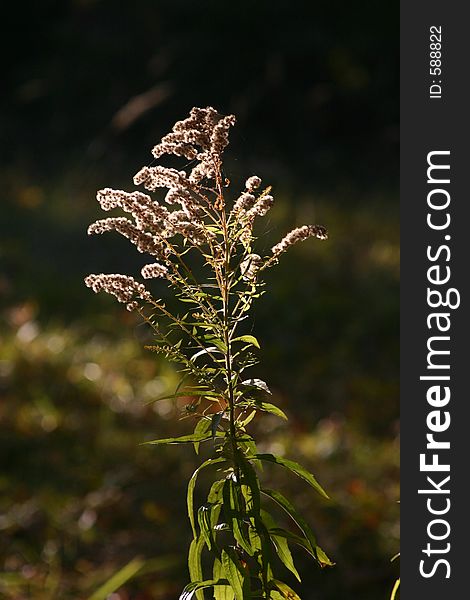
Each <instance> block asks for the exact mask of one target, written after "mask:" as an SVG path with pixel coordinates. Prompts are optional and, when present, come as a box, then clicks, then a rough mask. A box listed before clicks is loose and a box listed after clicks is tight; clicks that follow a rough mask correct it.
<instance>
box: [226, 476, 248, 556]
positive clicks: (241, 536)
mask: <svg viewBox="0 0 470 600" xmlns="http://www.w3.org/2000/svg"><path fill="white" fill-rule="evenodd" d="M238 493H239V489H238V487H237V485H236V484H235V483H234V481H233V480H232V479H226V481H225V484H224V490H223V497H224V514H225V516H226V518H227V519H228V520H229V522H230V523H231V529H232V532H233V537H234V538H235V539H236V540H237V542H238V543H239V544H240V546H241V547H242V548H243V550H245V552H247V553H248V554H249V555H250V556H252V555H253V548H252V547H251V544H250V540H249V538H248V537H247V535H246V534H245V531H244V529H243V515H242V511H241V507H240V498H239V497H238Z"/></svg>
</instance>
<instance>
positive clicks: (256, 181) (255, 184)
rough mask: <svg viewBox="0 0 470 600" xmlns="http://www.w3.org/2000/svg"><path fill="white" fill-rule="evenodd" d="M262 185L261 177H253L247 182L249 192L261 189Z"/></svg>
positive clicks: (246, 186)
mask: <svg viewBox="0 0 470 600" xmlns="http://www.w3.org/2000/svg"><path fill="white" fill-rule="evenodd" d="M260 185H261V179H260V178H259V177H257V176H256V175H252V176H251V177H248V179H247V180H246V182H245V188H246V189H247V190H248V191H249V192H252V191H253V190H256V189H257V188H259V186H260Z"/></svg>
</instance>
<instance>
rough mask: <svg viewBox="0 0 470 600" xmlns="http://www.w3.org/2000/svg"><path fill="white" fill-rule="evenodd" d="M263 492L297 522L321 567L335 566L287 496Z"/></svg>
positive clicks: (269, 491) (270, 491) (268, 491)
mask: <svg viewBox="0 0 470 600" xmlns="http://www.w3.org/2000/svg"><path fill="white" fill-rule="evenodd" d="M261 491H262V493H263V494H265V495H266V496H268V497H269V498H271V499H272V500H274V502H276V503H277V504H278V505H279V506H280V507H281V508H283V509H284V510H285V512H286V513H287V514H288V515H289V516H290V518H291V519H292V520H293V521H294V523H296V524H297V526H298V527H299V529H300V530H301V531H302V533H303V534H304V536H305V538H306V539H307V540H308V544H309V546H310V552H311V554H312V556H313V557H314V558H315V560H316V561H317V562H318V564H319V565H320V567H326V566H333V564H334V563H332V562H331V560H330V559H329V558H328V556H327V555H326V554H325V553H324V552H323V550H322V549H321V548H320V546H318V545H317V540H316V538H315V534H314V533H313V531H312V530H311V528H310V526H309V525H308V523H307V522H306V521H305V519H304V518H303V517H302V516H301V515H299V513H298V512H297V511H296V509H295V508H294V507H293V506H292V504H291V503H290V502H289V500H287V498H286V497H285V496H283V495H282V494H281V493H280V492H276V491H275V490H268V489H263V490H261Z"/></svg>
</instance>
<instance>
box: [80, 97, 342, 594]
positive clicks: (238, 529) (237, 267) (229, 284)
mask: <svg viewBox="0 0 470 600" xmlns="http://www.w3.org/2000/svg"><path fill="white" fill-rule="evenodd" d="M234 123H235V117H234V116H232V115H230V116H221V115H220V114H218V113H217V111H216V110H214V109H213V108H211V107H208V108H193V109H192V110H191V112H190V115H189V117H188V118H186V119H184V120H182V121H179V122H177V123H176V124H175V125H174V127H173V130H172V131H171V133H169V134H168V135H166V136H165V137H163V139H162V140H161V142H160V143H159V144H158V145H157V146H155V148H154V149H153V152H152V153H153V156H154V157H155V159H157V160H158V159H160V158H161V157H162V156H163V155H173V156H177V157H182V158H184V159H186V162H188V161H189V165H190V168H188V169H187V170H177V169H174V168H168V167H164V166H150V167H144V168H142V169H141V170H140V171H139V172H138V173H137V175H136V176H135V177H134V183H135V184H136V185H143V186H144V187H145V189H146V190H148V191H149V192H155V191H156V190H157V189H159V188H163V189H166V190H167V192H166V195H165V202H166V205H164V204H160V203H159V201H158V200H156V199H153V198H151V197H150V196H149V195H148V194H145V193H142V192H140V191H134V192H124V191H120V190H114V189H110V188H106V189H103V190H100V191H99V192H98V196H97V198H98V202H99V203H100V205H101V208H102V209H103V210H105V211H109V210H112V209H120V210H121V211H123V212H124V213H127V214H128V215H130V216H131V217H132V220H131V219H128V218H126V217H124V216H117V217H111V218H107V219H103V220H99V221H97V222H95V223H93V224H92V225H91V226H90V228H89V230H88V231H89V233H90V234H97V233H103V232H105V231H111V230H113V231H117V232H118V233H120V234H121V235H123V236H124V237H126V238H128V239H129V240H130V241H131V242H132V243H133V244H134V245H135V246H136V247H137V249H138V250H139V252H142V253H145V254H149V255H151V256H152V259H153V261H154V262H152V263H150V264H147V265H145V266H144V267H143V268H142V271H141V274H142V277H143V278H144V279H148V280H151V279H159V278H160V279H164V280H165V281H166V282H167V284H168V286H169V287H170V288H171V289H172V290H173V292H174V294H175V296H176V298H177V299H178V300H179V306H180V310H177V311H174V310H171V309H170V308H169V307H167V304H166V303H165V302H164V301H163V300H162V299H159V298H158V297H156V296H155V295H154V294H153V293H152V292H151V291H150V290H149V289H147V287H146V286H145V285H144V284H143V283H140V282H138V281H136V280H135V279H134V278H133V277H130V276H127V275H119V274H92V275H89V276H88V277H87V278H86V280H85V281H86V285H87V286H88V287H90V288H92V289H93V291H95V292H99V291H105V292H108V293H110V294H112V295H114V296H115V297H116V298H117V299H118V300H119V302H122V303H124V304H126V306H127V308H128V309H129V310H131V311H137V312H138V313H139V314H140V315H141V317H142V318H143V319H144V321H145V322H146V323H147V324H148V325H149V326H150V327H151V328H152V330H153V334H154V343H153V345H151V346H147V348H148V349H149V350H151V351H153V352H157V353H159V354H163V355H164V356H165V357H166V358H167V359H168V360H169V361H172V362H175V363H177V364H178V365H179V367H180V369H181V373H182V379H181V382H180V384H179V386H178V389H177V390H176V392H175V393H174V394H173V395H172V397H173V398H178V397H183V398H190V402H189V403H188V404H187V406H186V408H185V416H191V417H192V418H193V419H194V423H195V427H194V432H193V433H191V434H190V435H184V436H182V437H178V438H170V439H159V440H154V441H151V442H148V443H149V444H157V445H158V444H188V443H189V444H194V448H195V450H196V453H198V451H199V445H200V444H201V443H204V442H210V441H212V448H213V456H212V457H211V458H209V459H208V460H206V461H205V462H203V463H202V464H201V465H200V466H199V467H198V468H197V469H196V470H195V471H194V474H193V475H192V477H191V479H190V481H189V485H188V492H187V505H188V514H189V520H190V523H191V527H192V532H193V541H192V542H191V546H190V548H189V556H188V567H189V574H190V579H191V581H190V583H189V584H188V585H187V586H186V587H185V588H184V590H183V592H182V594H181V596H180V598H181V599H184V600H189V599H190V598H192V597H193V595H196V597H197V598H198V600H200V599H203V598H204V592H203V590H204V588H212V590H213V597H214V598H215V599H216V600H222V599H224V600H229V599H233V598H235V599H236V600H242V599H246V598H274V599H279V598H291V599H295V598H298V596H297V595H296V594H295V592H294V591H293V590H291V588H290V587H289V586H288V585H287V584H285V583H283V582H282V581H280V580H279V579H277V578H276V577H275V575H274V567H275V561H274V556H275V555H276V554H277V556H278V557H279V558H280V560H281V561H282V563H284V565H285V566H286V567H287V568H288V569H289V570H290V571H291V572H292V573H293V574H294V575H295V577H296V578H297V579H298V580H300V576H299V573H298V572H297V570H296V568H295V565H294V561H293V558H292V554H291V551H290V548H289V545H290V544H297V545H299V546H301V547H302V548H303V549H304V550H306V551H307V552H308V553H309V554H310V555H311V556H312V558H313V560H315V561H316V562H317V563H318V564H319V565H320V566H321V567H323V566H326V565H331V564H332V563H331V561H330V559H329V558H328V557H327V556H326V554H325V553H324V552H323V550H322V549H321V548H320V547H319V546H318V544H317V541H316V538H315V536H314V534H313V532H312V530H311V528H310V526H309V525H308V524H307V522H306V521H305V520H304V519H303V518H302V517H301V516H300V515H299V514H298V512H297V510H296V509H295V508H294V506H293V505H292V504H291V502H290V501H289V500H288V499H287V498H286V497H285V496H284V495H283V494H281V493H280V492H279V491H277V490H271V489H267V488H264V487H262V485H261V483H260V480H259V477H258V471H259V470H260V468H261V465H262V463H263V462H268V463H275V464H278V465H280V466H282V467H284V468H286V469H288V470H290V471H291V472H292V473H293V474H294V475H296V476H298V477H300V478H301V479H303V480H304V481H305V482H306V483H308V484H309V485H310V486H311V487H312V488H313V489H314V490H315V491H316V492H317V493H318V494H320V495H321V496H323V497H324V498H328V496H327V494H326V492H325V491H324V490H323V488H322V487H321V486H320V484H319V483H318V482H317V480H316V479H315V477H314V476H313V475H312V474H311V473H309V472H308V471H306V470H305V469H304V468H303V467H302V466H300V465H299V464H297V463H295V462H293V461H291V460H287V459H286V458H283V457H281V456H275V455H273V454H262V453H259V452H258V451H257V448H256V444H255V440H254V439H253V437H252V435H251V434H250V433H249V424H250V422H251V421H252V420H253V418H254V417H255V416H256V415H257V413H272V414H274V415H276V416H278V417H280V418H283V419H285V418H286V415H285V414H284V412H283V411H282V410H281V409H280V408H279V407H277V406H275V405H274V404H272V403H271V402H270V401H269V397H270V394H271V392H270V390H269V388H268V386H267V384H266V383H265V382H264V381H262V380H260V379H258V378H255V377H253V375H246V374H245V372H246V371H248V370H249V369H251V368H252V367H254V366H255V365H256V364H257V363H258V358H257V354H256V352H257V350H259V348H260V347H259V343H258V340H257V339H256V338H255V337H254V336H253V335H252V334H251V333H250V334H248V333H243V330H242V329H243V325H244V323H246V319H247V318H248V316H249V311H250V308H251V306H252V303H253V301H254V299H255V298H258V297H260V296H261V295H262V294H263V293H265V289H264V288H263V282H262V275H263V272H264V271H265V270H266V269H268V268H270V267H272V266H274V265H275V264H277V262H278V259H279V257H280V256H281V254H282V253H283V252H285V251H286V250H288V249H289V248H290V247H291V246H292V245H293V244H295V243H296V242H299V241H303V240H306V239H307V238H310V237H315V238H317V239H320V240H324V239H326V238H327V232H326V230H325V228H323V227H320V226H316V225H315V226H311V225H304V226H302V227H298V228H296V229H294V230H293V231H291V232H290V233H288V234H287V235H286V236H285V237H284V238H283V239H282V240H281V241H280V242H279V243H278V244H276V245H275V246H274V247H273V248H272V249H271V254H270V255H269V256H265V257H262V256H260V255H259V254H257V253H256V252H254V243H255V241H256V238H255V236H254V234H253V225H254V222H255V219H256V218H257V217H263V216H265V215H266V213H267V212H268V210H269V209H270V208H271V206H272V204H273V197H272V196H271V194H270V191H271V188H270V187H267V188H266V189H264V190H262V191H260V184H261V180H260V179H259V177H256V176H252V177H249V178H248V179H247V181H246V184H245V189H244V190H243V191H242V193H241V194H240V195H239V196H238V198H236V200H235V201H234V202H233V203H232V205H231V206H230V207H229V206H228V204H227V189H228V188H229V181H228V180H227V179H226V178H225V177H224V175H223V171H222V154H223V152H224V149H225V147H226V146H227V144H228V133H229V129H230V127H231V126H233V125H234ZM207 468H212V469H213V471H214V474H215V481H214V483H213V484H212V486H211V488H210V490H209V493H208V494H207V501H206V502H205V503H204V504H203V505H202V506H200V507H197V508H196V507H195V506H194V496H193V494H194V489H195V485H196V480H197V477H198V475H199V473H200V472H201V471H202V470H203V469H207ZM265 501H266V505H267V506H269V505H270V503H275V504H277V505H279V506H280V507H281V508H282V509H283V510H284V511H285V512H286V513H287V514H288V515H289V517H290V518H291V519H292V521H293V522H294V523H295V524H296V526H297V529H296V531H295V532H293V531H288V530H286V529H283V528H281V527H279V526H278V525H277V524H276V522H275V520H274V519H273V517H272V516H271V514H270V513H269V512H268V510H267V508H266V507H265ZM203 552H207V554H208V556H209V557H211V559H212V561H211V562H212V572H211V574H210V575H207V574H205V573H204V572H203V571H204V569H203V566H204V567H206V566H207V563H208V561H207V560H206V559H205V558H204V559H203Z"/></svg>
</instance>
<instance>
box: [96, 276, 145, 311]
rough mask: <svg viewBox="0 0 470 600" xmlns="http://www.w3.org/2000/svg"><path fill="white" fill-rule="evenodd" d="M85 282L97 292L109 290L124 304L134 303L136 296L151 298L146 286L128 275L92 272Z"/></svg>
mask: <svg viewBox="0 0 470 600" xmlns="http://www.w3.org/2000/svg"><path fill="white" fill-rule="evenodd" d="M85 284H86V286H87V287H89V288H91V289H92V290H93V291H94V292H95V294H97V293H98V292H101V291H103V292H107V293H108V294H112V295H113V296H114V297H115V298H117V300H118V301H119V302H122V303H124V304H129V303H132V301H134V299H135V297H138V298H141V299H142V300H149V299H150V298H151V295H150V293H149V292H148V291H147V290H146V289H145V286H144V285H143V284H142V283H139V282H138V281H136V280H135V279H134V278H133V277H129V276H128V275H119V274H118V273H110V274H104V273H100V274H99V275H95V274H91V275H88V277H86V278H85Z"/></svg>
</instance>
